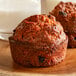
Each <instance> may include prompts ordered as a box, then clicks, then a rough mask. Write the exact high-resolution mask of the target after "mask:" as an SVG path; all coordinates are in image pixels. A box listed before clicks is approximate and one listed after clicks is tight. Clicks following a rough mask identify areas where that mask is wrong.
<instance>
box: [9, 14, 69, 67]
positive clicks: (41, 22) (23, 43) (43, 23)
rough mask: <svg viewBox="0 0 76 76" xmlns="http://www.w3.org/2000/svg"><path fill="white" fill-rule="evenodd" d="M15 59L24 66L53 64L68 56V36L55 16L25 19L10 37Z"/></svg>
mask: <svg viewBox="0 0 76 76" xmlns="http://www.w3.org/2000/svg"><path fill="white" fill-rule="evenodd" d="M9 42H10V47H11V55H12V57H13V60H14V61H15V62H16V63H18V64H21V65H23V66H35V67H40V66H51V65H55V64H57V63H59V62H61V61H62V60H63V59H64V58H65V56H66V50H67V43H68V38H67V36H66V34H65V33H64V31H63V28H62V26H61V24H60V23H59V22H57V21H56V20H55V17H54V16H52V15H50V17H48V16H46V15H34V16H31V17H28V18H26V19H24V20H23V21H22V22H21V23H20V24H19V25H18V26H17V27H16V29H15V30H14V33H13V36H11V37H10V38H9Z"/></svg>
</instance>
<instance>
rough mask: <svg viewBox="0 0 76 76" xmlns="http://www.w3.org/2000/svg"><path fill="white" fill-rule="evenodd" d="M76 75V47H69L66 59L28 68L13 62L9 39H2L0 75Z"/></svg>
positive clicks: (0, 46)
mask: <svg viewBox="0 0 76 76" xmlns="http://www.w3.org/2000/svg"><path fill="white" fill-rule="evenodd" d="M68 75H69V76H76V49H68V51H67V56H66V59H65V60H64V61H63V62H61V63H60V64H58V65H56V66H52V67H46V68H26V67H22V66H20V65H18V64H16V63H14V62H13V60H12V58H11V54H10V46H9V42H8V41H2V40H0V76H68Z"/></svg>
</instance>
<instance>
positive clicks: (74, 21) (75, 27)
mask: <svg viewBox="0 0 76 76" xmlns="http://www.w3.org/2000/svg"><path fill="white" fill-rule="evenodd" d="M50 14H52V15H54V16H55V17H56V19H57V21H59V22H60V23H61V24H62V26H63V28H64V31H65V33H66V34H67V35H68V38H69V45H68V47H72V48H74V47H76V3H72V2H66V3H64V2H60V3H59V4H58V5H57V6H56V7H55V8H54V10H53V11H52V12H50Z"/></svg>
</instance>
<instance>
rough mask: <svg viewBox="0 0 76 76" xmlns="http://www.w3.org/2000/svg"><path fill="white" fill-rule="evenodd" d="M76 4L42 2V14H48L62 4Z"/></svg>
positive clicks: (43, 0)
mask: <svg viewBox="0 0 76 76" xmlns="http://www.w3.org/2000/svg"><path fill="white" fill-rule="evenodd" d="M60 1H63V2H76V0H41V4H42V6H41V7H42V11H41V13H42V14H48V13H49V12H50V11H52V10H53V9H54V7H55V6H56V5H57V4H58V3H59V2H60Z"/></svg>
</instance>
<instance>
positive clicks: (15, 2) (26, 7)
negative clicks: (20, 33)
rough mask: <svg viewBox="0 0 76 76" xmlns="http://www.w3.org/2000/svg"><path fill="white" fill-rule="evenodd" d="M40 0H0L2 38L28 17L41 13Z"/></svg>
mask: <svg viewBox="0 0 76 76" xmlns="http://www.w3.org/2000/svg"><path fill="white" fill-rule="evenodd" d="M40 13H41V4H40V0H0V38H1V37H2V36H3V37H5V36H4V35H2V33H3V34H4V33H6V34H7V33H11V32H12V31H13V29H15V27H16V26H17V25H18V24H19V23H20V22H21V21H22V20H23V19H24V18H26V17H28V16H31V15H35V14H40Z"/></svg>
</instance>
